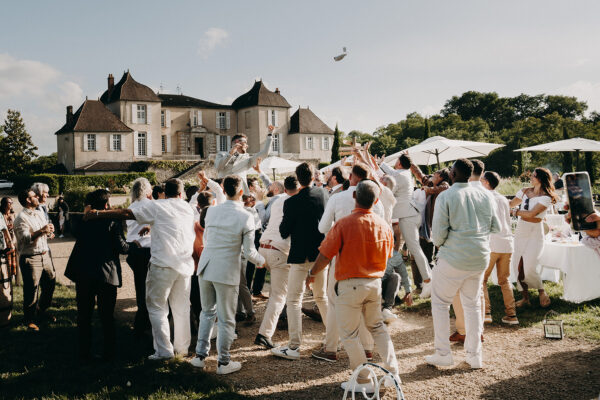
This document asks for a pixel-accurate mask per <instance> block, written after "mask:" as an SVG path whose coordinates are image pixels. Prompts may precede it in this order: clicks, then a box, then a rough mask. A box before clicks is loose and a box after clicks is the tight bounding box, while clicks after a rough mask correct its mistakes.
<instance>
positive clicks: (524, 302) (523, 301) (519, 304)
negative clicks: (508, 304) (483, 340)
mask: <svg viewBox="0 0 600 400" xmlns="http://www.w3.org/2000/svg"><path fill="white" fill-rule="evenodd" d="M526 305H527V306H530V305H531V303H530V302H529V299H525V298H523V299H521V300H519V301H517V302H516V303H515V306H516V307H523V306H526Z"/></svg>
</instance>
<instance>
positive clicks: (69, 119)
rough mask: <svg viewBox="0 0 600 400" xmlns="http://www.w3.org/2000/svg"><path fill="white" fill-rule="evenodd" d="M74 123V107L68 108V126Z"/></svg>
mask: <svg viewBox="0 0 600 400" xmlns="http://www.w3.org/2000/svg"><path fill="white" fill-rule="evenodd" d="M72 123H73V106H67V125H71V124H72Z"/></svg>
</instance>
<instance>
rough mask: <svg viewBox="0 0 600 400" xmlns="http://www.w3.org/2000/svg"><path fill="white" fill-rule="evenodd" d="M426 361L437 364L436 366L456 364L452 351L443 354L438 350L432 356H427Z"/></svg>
mask: <svg viewBox="0 0 600 400" xmlns="http://www.w3.org/2000/svg"><path fill="white" fill-rule="evenodd" d="M425 362H426V363H427V364H429V365H435V366H436V367H450V366H452V365H454V360H452V353H448V354H446V355H445V356H443V355H441V354H440V353H438V352H437V351H436V352H435V353H433V354H432V355H430V356H425Z"/></svg>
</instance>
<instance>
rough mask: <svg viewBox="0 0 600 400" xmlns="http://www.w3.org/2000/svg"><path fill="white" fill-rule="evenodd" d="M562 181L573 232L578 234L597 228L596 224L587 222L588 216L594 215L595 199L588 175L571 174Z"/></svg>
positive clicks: (581, 173) (585, 173)
mask: <svg viewBox="0 0 600 400" xmlns="http://www.w3.org/2000/svg"><path fill="white" fill-rule="evenodd" d="M562 179H563V181H564V187H565V189H566V191H567V198H568V201H569V210H571V224H572V226H573V230H574V231H576V232H577V231H584V230H588V229H594V228H596V223H595V222H586V221H585V219H586V217H587V216H588V215H590V214H593V213H594V198H593V197H592V185H591V184H590V177H589V175H588V173H587V172H569V173H566V174H564V175H563V177H562Z"/></svg>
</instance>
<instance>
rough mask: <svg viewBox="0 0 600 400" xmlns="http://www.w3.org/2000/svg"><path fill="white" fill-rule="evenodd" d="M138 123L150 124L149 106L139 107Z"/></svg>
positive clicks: (141, 105) (139, 105) (140, 105)
mask: <svg viewBox="0 0 600 400" xmlns="http://www.w3.org/2000/svg"><path fill="white" fill-rule="evenodd" d="M136 121H137V123H138V124H147V123H148V106H147V105H146V104H138V105H137V113H136Z"/></svg>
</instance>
